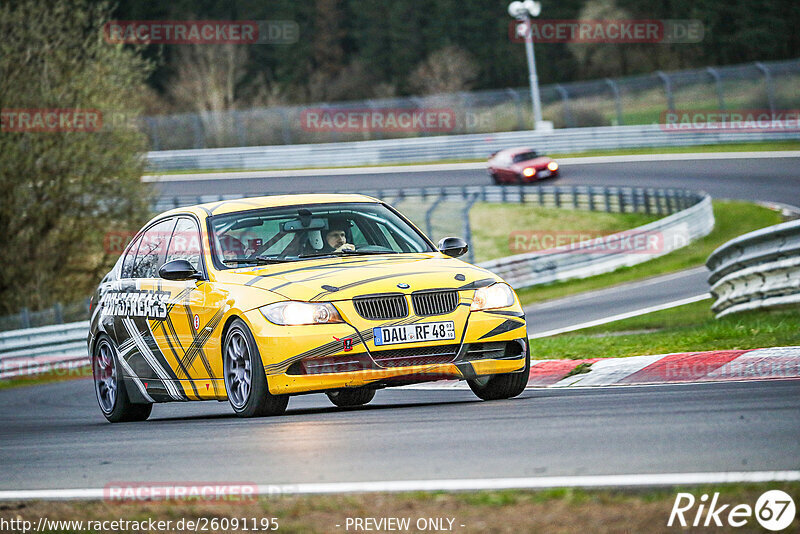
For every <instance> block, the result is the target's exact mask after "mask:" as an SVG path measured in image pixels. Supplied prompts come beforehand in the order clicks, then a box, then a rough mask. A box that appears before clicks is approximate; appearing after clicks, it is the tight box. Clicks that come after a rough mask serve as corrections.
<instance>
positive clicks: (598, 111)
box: [140, 59, 800, 150]
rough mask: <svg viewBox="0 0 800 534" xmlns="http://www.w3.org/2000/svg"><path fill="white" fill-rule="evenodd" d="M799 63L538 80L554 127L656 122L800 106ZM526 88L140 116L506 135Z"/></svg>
mask: <svg viewBox="0 0 800 534" xmlns="http://www.w3.org/2000/svg"><path fill="white" fill-rule="evenodd" d="M798 85H800V60H798V59H794V60H787V61H773V62H763V63H760V62H757V63H748V64H741V65H729V66H725V67H707V68H700V69H691V70H683V71H672V72H661V71H658V72H655V73H652V74H645V75H637V76H630V77H625V78H615V79H612V78H605V79H600V80H591V81H584V82H573V83H564V84H549V85H541V86H540V94H541V100H542V112H543V115H544V119H545V120H548V121H552V122H553V123H554V125H555V127H556V128H586V127H597V126H623V125H634V124H653V123H661V122H664V121H663V116H662V114H663V113H664V112H665V110H676V109H678V110H681V109H684V110H689V109H706V110H736V109H739V110H741V109H750V110H752V109H765V110H772V111H775V110H780V109H797V108H799V107H800V93H798V91H797V89H796V88H797V86H798ZM420 110H423V111H424V110H445V111H447V112H448V115H447V116H448V118H450V119H452V122H448V127H447V128H442V127H441V126H442V125H439V127H437V128H434V129H430V128H429V129H425V128H416V129H415V130H416V131H407V130H404V129H403V128H398V129H397V130H398V131H387V130H386V129H385V128H384V129H375V128H360V129H359V128H355V129H354V128H350V127H348V128H344V129H337V128H316V127H314V124H312V123H309V121H308V120H307V119H308V116H309V115H308V114H309V111H311V112H313V113H317V114H319V113H324V112H326V111H327V112H335V111H344V112H345V113H348V112H353V111H364V112H370V113H372V112H376V113H377V114H378V115H380V116H383V115H386V113H387V111H388V112H389V113H393V112H394V111H407V112H416V111H420ZM531 125H532V119H531V110H530V94H529V90H528V88H515V89H510V88H509V89H498V90H488V91H475V92H459V93H452V94H436V95H427V96H410V97H401V98H384V99H371V100H362V101H347V102H322V103H313V104H308V105H305V106H276V107H269V108H258V109H247V110H231V111H224V112H215V113H211V112H207V113H184V114H176V115H162V116H152V117H146V118H144V119H143V120H142V122H141V126H140V127H141V128H142V129H143V131H144V132H145V133H146V134H147V136H148V137H149V138H150V146H151V147H152V148H153V150H178V149H192V148H197V149H201V148H219V147H234V146H240V147H246V146H262V145H302V144H308V143H327V142H346V141H356V140H377V139H390V138H403V137H418V136H423V137H425V136H438V135H443V134H449V135H458V134H470V133H481V134H486V133H492V132H507V131H514V130H526V129H529V128H531Z"/></svg>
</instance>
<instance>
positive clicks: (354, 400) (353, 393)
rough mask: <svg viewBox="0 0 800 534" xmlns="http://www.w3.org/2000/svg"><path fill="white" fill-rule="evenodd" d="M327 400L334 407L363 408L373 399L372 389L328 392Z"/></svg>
mask: <svg viewBox="0 0 800 534" xmlns="http://www.w3.org/2000/svg"><path fill="white" fill-rule="evenodd" d="M327 395H328V398H329V399H330V400H331V402H332V403H334V404H335V405H336V406H338V407H340V408H346V407H348V406H363V405H364V404H366V403H368V402H369V401H371V400H372V399H374V398H375V390H374V389H363V388H358V389H339V390H336V391H329V392H328V393H327Z"/></svg>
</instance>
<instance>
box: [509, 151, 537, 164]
mask: <svg viewBox="0 0 800 534" xmlns="http://www.w3.org/2000/svg"><path fill="white" fill-rule="evenodd" d="M537 157H539V156H538V155H537V154H536V152H534V151H532V150H531V151H530V152H522V153H520V154H517V155H515V156H514V163H519V162H520V161H528V160H531V159H536V158H537Z"/></svg>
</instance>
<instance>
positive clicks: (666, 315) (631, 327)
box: [530, 300, 800, 359]
mask: <svg viewBox="0 0 800 534" xmlns="http://www.w3.org/2000/svg"><path fill="white" fill-rule="evenodd" d="M710 306H711V301H710V300H705V301H700V302H695V303H692V304H687V305H685V306H678V307H676V308H671V309H669V310H663V311H659V312H654V313H649V314H646V315H641V316H639V317H632V318H630V319H625V320H622V321H616V322H613V323H608V324H605V325H602V326H595V327H593V328H587V329H584V330H580V331H579V332H572V333H568V334H561V335H559V336H553V337H548V338H541V339H532V340H531V341H530V343H531V354H533V355H534V358H536V359H558V358H569V359H580V358H606V357H624V356H640V355H648V354H666V353H670V352H694V351H704V350H736V349H757V348H762V347H777V346H796V345H800V314H798V313H797V310H787V311H753V312H748V313H742V314H733V315H729V316H727V317H723V318H721V319H715V318H714V314H713V313H711V309H710Z"/></svg>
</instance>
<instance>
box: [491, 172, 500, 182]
mask: <svg viewBox="0 0 800 534" xmlns="http://www.w3.org/2000/svg"><path fill="white" fill-rule="evenodd" d="M490 174H491V177H492V182H493V183H494V185H500V178H498V177H497V175H496V174H495V173H490Z"/></svg>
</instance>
